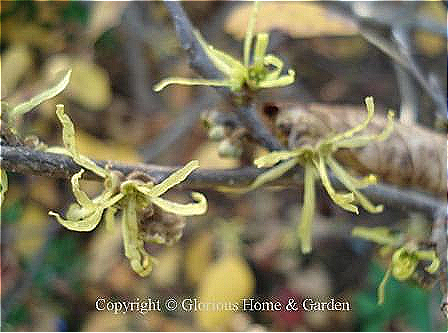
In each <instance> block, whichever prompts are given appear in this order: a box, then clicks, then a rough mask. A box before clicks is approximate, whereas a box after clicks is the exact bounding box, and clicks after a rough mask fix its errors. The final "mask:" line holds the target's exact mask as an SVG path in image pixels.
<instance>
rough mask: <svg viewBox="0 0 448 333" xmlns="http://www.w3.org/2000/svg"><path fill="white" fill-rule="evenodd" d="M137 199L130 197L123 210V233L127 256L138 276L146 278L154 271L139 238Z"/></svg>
mask: <svg viewBox="0 0 448 333" xmlns="http://www.w3.org/2000/svg"><path fill="white" fill-rule="evenodd" d="M136 209H137V207H136V197H135V195H129V196H128V201H127V202H126V205H125V206H124V208H123V215H122V223H121V226H122V233H123V246H124V253H125V256H126V257H127V258H128V259H129V263H130V265H131V267H132V269H133V270H134V272H136V273H137V274H138V275H140V276H142V277H145V276H148V275H149V273H151V271H152V266H153V265H152V263H153V261H152V257H151V256H150V255H149V254H148V253H147V252H146V250H145V248H144V242H143V240H142V239H140V238H139V236H138V222H137V213H136Z"/></svg>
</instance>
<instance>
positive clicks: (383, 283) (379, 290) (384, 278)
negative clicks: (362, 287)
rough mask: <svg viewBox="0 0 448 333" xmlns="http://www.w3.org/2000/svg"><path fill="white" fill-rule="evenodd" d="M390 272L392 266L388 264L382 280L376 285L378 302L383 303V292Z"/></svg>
mask: <svg viewBox="0 0 448 333" xmlns="http://www.w3.org/2000/svg"><path fill="white" fill-rule="evenodd" d="M391 274H392V266H391V265H390V266H389V268H388V269H387V271H386V274H384V277H383V280H382V281H381V283H380V285H379V286H378V304H379V305H381V304H384V294H385V289H386V283H387V280H389V278H390V275H391Z"/></svg>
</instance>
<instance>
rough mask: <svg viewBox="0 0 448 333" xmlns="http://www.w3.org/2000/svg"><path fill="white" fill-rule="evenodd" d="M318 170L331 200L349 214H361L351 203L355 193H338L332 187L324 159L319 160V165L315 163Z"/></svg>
mask: <svg viewBox="0 0 448 333" xmlns="http://www.w3.org/2000/svg"><path fill="white" fill-rule="evenodd" d="M315 165H316V168H317V170H318V171H319V175H320V178H321V180H322V185H323V186H324V188H325V190H326V191H327V193H328V195H329V196H330V198H331V199H332V200H333V201H334V203H336V204H337V205H338V206H340V207H341V208H343V209H345V210H348V211H349V212H352V213H356V214H359V212H358V207H356V206H355V205H353V204H352V203H351V202H353V200H354V199H355V196H354V194H353V193H337V192H336V190H335V189H334V187H333V186H332V185H331V182H330V179H329V178H328V174H327V169H326V167H325V164H324V160H323V158H321V157H320V158H319V161H318V163H315Z"/></svg>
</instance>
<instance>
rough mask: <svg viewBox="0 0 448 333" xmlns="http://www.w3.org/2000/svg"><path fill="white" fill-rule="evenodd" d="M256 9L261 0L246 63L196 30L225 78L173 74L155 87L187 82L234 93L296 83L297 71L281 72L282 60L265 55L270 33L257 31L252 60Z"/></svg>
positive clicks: (249, 30)
mask: <svg viewBox="0 0 448 333" xmlns="http://www.w3.org/2000/svg"><path fill="white" fill-rule="evenodd" d="M257 11H258V2H255V4H254V9H253V12H252V16H251V18H250V20H249V24H248V27H247V31H246V36H245V40H244V51H243V53H244V55H243V57H244V59H243V62H240V61H239V60H237V59H235V58H234V57H232V56H231V55H229V54H227V53H225V52H223V51H220V50H218V49H216V48H214V47H213V46H212V45H210V44H207V42H206V41H205V40H204V38H203V37H202V36H201V34H200V33H199V31H195V37H196V38H197V40H198V41H199V43H200V44H201V47H202V49H203V50H204V52H205V54H206V55H207V56H208V58H209V59H210V61H211V62H212V63H213V65H214V66H215V67H216V68H217V69H218V70H219V71H220V72H221V73H222V74H223V76H224V79H222V80H206V79H185V78H177V77H173V78H167V79H164V80H162V81H161V82H159V83H158V84H157V85H156V86H155V87H154V90H155V91H161V90H162V89H163V88H165V87H166V86H168V85H170V84H184V85H205V86H216V87H227V88H229V89H230V90H231V91H232V92H239V91H241V89H242V88H243V87H248V88H249V89H250V90H253V91H256V90H259V89H262V88H274V87H284V86H287V85H290V84H291V83H293V82H294V78H295V72H294V70H292V69H289V70H288V72H287V74H286V75H282V70H283V61H282V60H281V59H280V58H278V57H276V56H274V55H272V54H266V50H267V46H268V43H269V35H268V34H267V33H259V34H257V36H256V41H255V49H254V51H253V57H252V62H250V55H251V45H252V42H253V38H254V36H253V34H254V27H255V20H256V15H257Z"/></svg>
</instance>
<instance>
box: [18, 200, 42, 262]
mask: <svg viewBox="0 0 448 333" xmlns="http://www.w3.org/2000/svg"><path fill="white" fill-rule="evenodd" d="M49 225H50V222H49V218H48V212H47V210H46V209H44V208H43V207H41V206H40V205H38V204H35V203H33V202H29V203H28V205H27V206H26V207H25V210H24V212H23V215H22V217H21V219H20V221H19V222H18V223H17V224H16V225H15V232H16V235H15V237H16V244H15V246H16V249H17V252H18V253H20V254H21V255H22V256H23V257H25V258H32V257H33V256H34V255H35V254H36V253H37V252H38V250H39V249H40V248H41V247H42V245H43V244H44V243H45V241H46V239H47V237H46V236H47V231H48V227H49Z"/></svg>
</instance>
